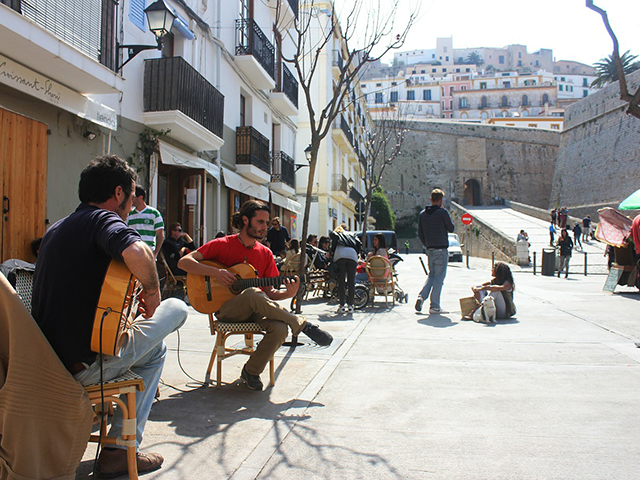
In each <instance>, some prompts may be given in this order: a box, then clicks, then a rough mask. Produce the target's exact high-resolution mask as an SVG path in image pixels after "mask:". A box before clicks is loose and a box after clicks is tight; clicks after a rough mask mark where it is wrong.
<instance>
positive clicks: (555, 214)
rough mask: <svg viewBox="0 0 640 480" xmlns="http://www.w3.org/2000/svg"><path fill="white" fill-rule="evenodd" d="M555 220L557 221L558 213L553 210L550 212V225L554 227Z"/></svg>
mask: <svg viewBox="0 0 640 480" xmlns="http://www.w3.org/2000/svg"><path fill="white" fill-rule="evenodd" d="M557 219H558V211H557V210H556V209H555V208H554V209H553V210H551V223H553V224H554V225H555V224H556V221H557Z"/></svg>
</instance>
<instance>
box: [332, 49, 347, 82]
mask: <svg viewBox="0 0 640 480" xmlns="http://www.w3.org/2000/svg"><path fill="white" fill-rule="evenodd" d="M331 65H332V66H333V68H334V73H336V74H337V75H338V76H340V73H341V72H342V70H343V69H344V60H343V59H342V50H333V59H332V61H331Z"/></svg>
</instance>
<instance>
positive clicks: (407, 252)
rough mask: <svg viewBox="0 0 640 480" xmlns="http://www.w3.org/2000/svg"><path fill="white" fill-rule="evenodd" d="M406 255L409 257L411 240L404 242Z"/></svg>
mask: <svg viewBox="0 0 640 480" xmlns="http://www.w3.org/2000/svg"><path fill="white" fill-rule="evenodd" d="M404 254H405V255H409V240H407V241H406V242H404Z"/></svg>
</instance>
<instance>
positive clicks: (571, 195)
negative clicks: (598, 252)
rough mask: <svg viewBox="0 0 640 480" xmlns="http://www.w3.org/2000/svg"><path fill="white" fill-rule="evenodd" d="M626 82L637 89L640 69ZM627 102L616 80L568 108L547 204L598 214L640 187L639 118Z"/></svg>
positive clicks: (582, 214)
mask: <svg viewBox="0 0 640 480" xmlns="http://www.w3.org/2000/svg"><path fill="white" fill-rule="evenodd" d="M627 84H628V88H629V92H631V94H633V93H634V92H636V90H637V89H638V88H639V87H640V71H637V72H634V73H633V74H631V75H628V76H627ZM626 105H627V103H626V102H623V101H621V100H620V88H619V86H618V82H616V83H614V84H611V85H609V86H607V87H605V88H603V89H602V90H600V91H599V92H596V93H594V94H593V95H589V96H588V97H587V98H585V99H583V100H581V101H579V102H577V103H575V104H573V105H570V106H568V107H567V108H566V110H565V116H564V121H565V123H564V130H563V132H562V135H561V144H560V149H559V152H558V162H557V165H556V170H555V175H554V178H553V188H552V190H551V198H550V202H549V205H548V207H549V208H553V207H558V206H566V207H567V208H568V209H569V212H570V213H572V214H574V215H575V216H577V217H582V216H584V215H586V214H590V215H591V217H592V218H597V217H594V215H596V212H597V210H598V209H600V208H603V207H607V206H609V207H614V208H615V207H617V206H618V204H619V203H620V202H621V201H622V200H624V199H625V198H626V197H627V196H629V195H631V194H632V193H633V192H635V191H636V190H638V188H640V118H637V117H634V116H632V115H627V113H626ZM513 200H515V199H513ZM523 203H527V202H523ZM636 213H637V212H636ZM632 216H633V213H632Z"/></svg>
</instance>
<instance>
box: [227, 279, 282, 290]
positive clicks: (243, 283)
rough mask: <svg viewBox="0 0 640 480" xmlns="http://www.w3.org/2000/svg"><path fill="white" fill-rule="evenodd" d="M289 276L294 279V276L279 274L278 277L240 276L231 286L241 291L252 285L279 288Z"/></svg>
mask: <svg viewBox="0 0 640 480" xmlns="http://www.w3.org/2000/svg"><path fill="white" fill-rule="evenodd" d="M287 278H289V279H293V278H294V277H291V276H285V275H279V276H277V277H265V278H239V279H238V280H236V282H235V283H234V284H233V287H231V289H232V290H233V291H237V292H239V291H242V290H246V289H247V288H252V287H257V288H262V287H269V286H271V287H276V288H277V287H279V286H280V285H282V283H283V282H284V280H285V279H287Z"/></svg>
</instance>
